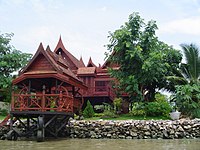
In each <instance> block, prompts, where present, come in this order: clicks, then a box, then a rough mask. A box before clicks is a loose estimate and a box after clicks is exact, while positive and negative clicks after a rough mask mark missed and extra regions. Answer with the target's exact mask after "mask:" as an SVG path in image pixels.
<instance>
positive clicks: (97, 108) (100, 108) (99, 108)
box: [94, 105, 104, 113]
mask: <svg viewBox="0 0 200 150" xmlns="http://www.w3.org/2000/svg"><path fill="white" fill-rule="evenodd" d="M94 111H95V113H102V112H104V105H95V106H94Z"/></svg>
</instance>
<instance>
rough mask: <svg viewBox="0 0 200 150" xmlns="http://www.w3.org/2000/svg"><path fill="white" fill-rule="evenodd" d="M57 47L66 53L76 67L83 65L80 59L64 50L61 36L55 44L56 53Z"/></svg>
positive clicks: (56, 51)
mask: <svg viewBox="0 0 200 150" xmlns="http://www.w3.org/2000/svg"><path fill="white" fill-rule="evenodd" d="M59 49H62V51H63V52H64V53H65V54H66V55H67V57H68V58H69V59H70V60H71V61H72V63H73V64H74V65H75V66H76V67H77V68H80V67H85V66H84V65H83V63H82V62H81V61H79V60H78V59H77V58H76V57H74V56H73V55H72V54H71V53H70V52H69V51H67V50H66V48H65V47H64V45H63V42H62V39H61V36H60V38H59V41H58V44H57V46H56V48H55V50H54V52H55V53H57V54H58V52H59Z"/></svg>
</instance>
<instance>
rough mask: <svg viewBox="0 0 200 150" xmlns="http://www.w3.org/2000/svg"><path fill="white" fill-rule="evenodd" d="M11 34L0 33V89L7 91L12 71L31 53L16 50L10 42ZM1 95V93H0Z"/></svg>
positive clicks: (23, 62)
mask: <svg viewBox="0 0 200 150" xmlns="http://www.w3.org/2000/svg"><path fill="white" fill-rule="evenodd" d="M12 36H13V34H8V33H6V34H0V89H1V91H7V88H8V87H9V86H10V84H11V81H12V78H13V72H15V71H17V70H19V69H20V68H21V67H23V66H24V65H25V64H26V63H27V62H28V61H29V59H30V58H31V56H32V55H31V54H27V53H22V52H21V51H20V50H16V49H15V48H14V47H13V46H12V45H11V44H10V41H11V38H12ZM0 94H1V95H2V93H0Z"/></svg>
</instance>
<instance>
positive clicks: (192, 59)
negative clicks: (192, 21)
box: [180, 43, 200, 83]
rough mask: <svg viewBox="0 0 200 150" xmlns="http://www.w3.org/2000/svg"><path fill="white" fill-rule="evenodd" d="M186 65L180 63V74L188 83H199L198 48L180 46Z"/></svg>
mask: <svg viewBox="0 0 200 150" xmlns="http://www.w3.org/2000/svg"><path fill="white" fill-rule="evenodd" d="M180 46H181V48H182V49H183V53H184V56H185V61H186V63H182V64H181V67H180V71H181V74H182V75H183V77H184V78H185V79H186V80H187V82H188V83H194V82H199V78H200V56H199V48H198V47H197V46H196V45H195V44H193V43H191V44H181V45H180Z"/></svg>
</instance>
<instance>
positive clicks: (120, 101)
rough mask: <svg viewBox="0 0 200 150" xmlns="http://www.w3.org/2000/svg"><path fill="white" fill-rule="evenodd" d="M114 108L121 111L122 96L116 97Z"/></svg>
mask: <svg viewBox="0 0 200 150" xmlns="http://www.w3.org/2000/svg"><path fill="white" fill-rule="evenodd" d="M113 103H114V109H115V111H116V112H117V111H121V108H122V98H115V99H114V102H113Z"/></svg>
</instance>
